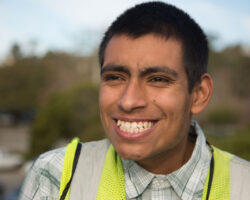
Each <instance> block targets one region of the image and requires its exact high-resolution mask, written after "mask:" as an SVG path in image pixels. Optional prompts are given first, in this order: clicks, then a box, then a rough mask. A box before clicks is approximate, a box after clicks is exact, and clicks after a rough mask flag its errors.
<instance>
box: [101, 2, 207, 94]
mask: <svg viewBox="0 0 250 200" xmlns="http://www.w3.org/2000/svg"><path fill="white" fill-rule="evenodd" d="M150 33H153V34H156V35H159V36H161V37H163V38H165V39H168V38H170V37H173V38H175V39H177V40H179V41H180V42H181V44H182V52H183V55H182V57H183V64H184V67H185V70H186V73H187V77H188V87H189V92H191V91H192V89H193V87H194V85H195V84H196V83H197V82H199V81H200V78H201V76H202V74H204V73H206V72H207V63H208V42H207V38H206V35H205V34H204V32H203V31H202V29H201V28H200V26H199V25H198V24H197V23H196V22H195V21H194V20H193V19H192V18H191V17H190V16H189V15H188V14H187V13H185V12H184V11H182V10H180V9H178V8H176V7H175V6H172V5H169V4H167V3H163V2H159V1H157V2H147V3H142V4H139V5H136V6H135V7H132V8H130V9H128V10H126V11H125V12H124V13H123V14H121V15H120V16H119V17H118V18H117V19H116V20H115V21H114V22H113V23H112V24H111V26H110V27H109V28H108V30H107V31H106V33H105V34H104V37H103V39H102V42H101V44H100V48H99V63H100V66H101V67H102V65H103V62H104V54H105V49H106V47H107V45H108V43H109V41H110V40H111V38H112V37H113V36H117V35H127V36H129V37H132V38H138V37H141V36H143V35H146V34H150Z"/></svg>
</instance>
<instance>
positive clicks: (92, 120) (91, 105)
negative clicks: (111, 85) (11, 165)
mask: <svg viewBox="0 0 250 200" xmlns="http://www.w3.org/2000/svg"><path fill="white" fill-rule="evenodd" d="M75 136H77V137H80V138H81V140H82V141H84V142H86V141H90V140H97V139H101V138H103V137H104V134H103V130H102V126H101V123H100V120H99V110H98V88H97V87H96V86H94V85H93V84H90V83H85V84H82V85H80V86H77V87H74V88H72V89H69V90H67V91H65V92H61V93H57V94H55V95H53V96H52V97H51V99H50V101H49V102H48V104H47V105H46V106H45V107H43V108H42V109H41V110H40V111H39V113H38V115H37V117H36V119H35V122H34V125H33V128H32V135H31V151H30V152H31V155H30V156H34V155H38V154H40V153H42V152H44V151H47V150H49V149H50V148H51V147H52V145H53V144H54V143H55V142H56V140H57V139H59V138H60V137H64V138H73V137H75Z"/></svg>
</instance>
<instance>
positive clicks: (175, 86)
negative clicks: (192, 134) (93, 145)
mask: <svg viewBox="0 0 250 200" xmlns="http://www.w3.org/2000/svg"><path fill="white" fill-rule="evenodd" d="M192 96H193V95H192V94H189V92H188V80H187V75H186V72H185V69H184V66H183V62H182V47H181V43H180V42H179V41H178V40H176V39H174V38H169V39H168V40H165V39H163V38H161V37H159V36H156V35H153V34H148V35H145V36H141V37H139V38H136V39H134V38H131V37H129V36H126V35H121V36H114V37H113V38H112V39H111V40H110V42H109V43H108V45H107V48H106V51H105V55H104V64H103V66H102V72H101V84H100V96H99V103H100V115H101V120H102V124H103V127H104V129H105V132H106V134H107V137H108V138H109V139H110V141H111V143H112V144H113V146H114V147H115V149H116V151H117V152H118V154H119V155H120V156H122V157H123V158H125V159H131V160H136V161H138V162H140V161H143V160H151V161H153V160H154V158H156V157H159V156H161V155H163V156H164V155H167V154H169V152H176V151H178V149H180V148H182V147H181V146H185V145H183V144H184V143H185V142H186V141H187V133H188V130H189V125H190V120H191V112H190V110H191V107H192V98H193V97H192Z"/></svg>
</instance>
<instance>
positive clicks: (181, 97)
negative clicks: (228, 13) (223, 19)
mask: <svg viewBox="0 0 250 200" xmlns="http://www.w3.org/2000/svg"><path fill="white" fill-rule="evenodd" d="M99 58H100V66H101V83H100V96H99V103H100V115H101V120H102V124H103V127H104V130H105V132H106V134H107V137H108V140H103V141H99V142H92V143H83V144H81V143H79V142H78V141H77V140H74V141H73V142H72V143H71V144H70V145H68V147H67V149H65V148H63V149H58V150H54V151H52V152H48V153H45V154H43V155H42V156H40V158H39V159H38V160H37V161H36V162H35V164H34V165H33V168H32V169H31V171H30V173H29V175H28V178H27V179H26V184H25V186H24V188H23V190H22V194H21V199H57V198H58V199H77V200H78V199H88V200H89V199H101V200H105V199H115V200H116V199H142V200H144V199H237V200H238V199H247V198H248V197H249V195H250V193H249V188H250V164H249V163H248V162H247V161H243V160H241V159H239V158H237V157H235V156H233V155H231V154H228V153H225V152H223V151H220V150H218V149H216V148H215V147H212V146H211V145H209V144H208V143H207V142H206V139H205V136H204V134H203V132H202V130H201V128H200V127H199V125H198V124H197V122H195V121H192V115H193V114H197V113H200V112H201V111H202V110H203V109H204V108H205V107H206V106H207V104H208V102H209V99H210V97H211V94H212V90H213V83H212V79H211V77H210V75H209V74H207V60H208V45H207V39H206V36H205V35H204V33H203V31H202V30H201V28H200V27H199V26H198V25H197V24H196V23H195V22H194V21H193V19H191V18H190V17H189V16H188V15H187V14H186V13H184V12H183V11H181V10H179V9H177V8H176V7H174V6H171V5H168V4H165V3H161V2H151V3H144V4H140V5H137V6H135V7H133V8H131V9H129V10H127V11H126V12H125V13H123V14H122V15H121V16H120V17H118V18H117V19H116V20H115V21H114V22H113V24H112V25H111V26H110V27H109V28H108V30H107V32H106V34H105V36H104V38H103V40H102V43H101V45H100V51H99Z"/></svg>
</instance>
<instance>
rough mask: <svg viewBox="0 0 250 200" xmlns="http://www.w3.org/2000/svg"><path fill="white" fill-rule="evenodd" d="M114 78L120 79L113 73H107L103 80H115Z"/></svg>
mask: <svg viewBox="0 0 250 200" xmlns="http://www.w3.org/2000/svg"><path fill="white" fill-rule="evenodd" d="M116 80H121V77H119V76H115V75H107V76H106V77H105V81H116Z"/></svg>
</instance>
